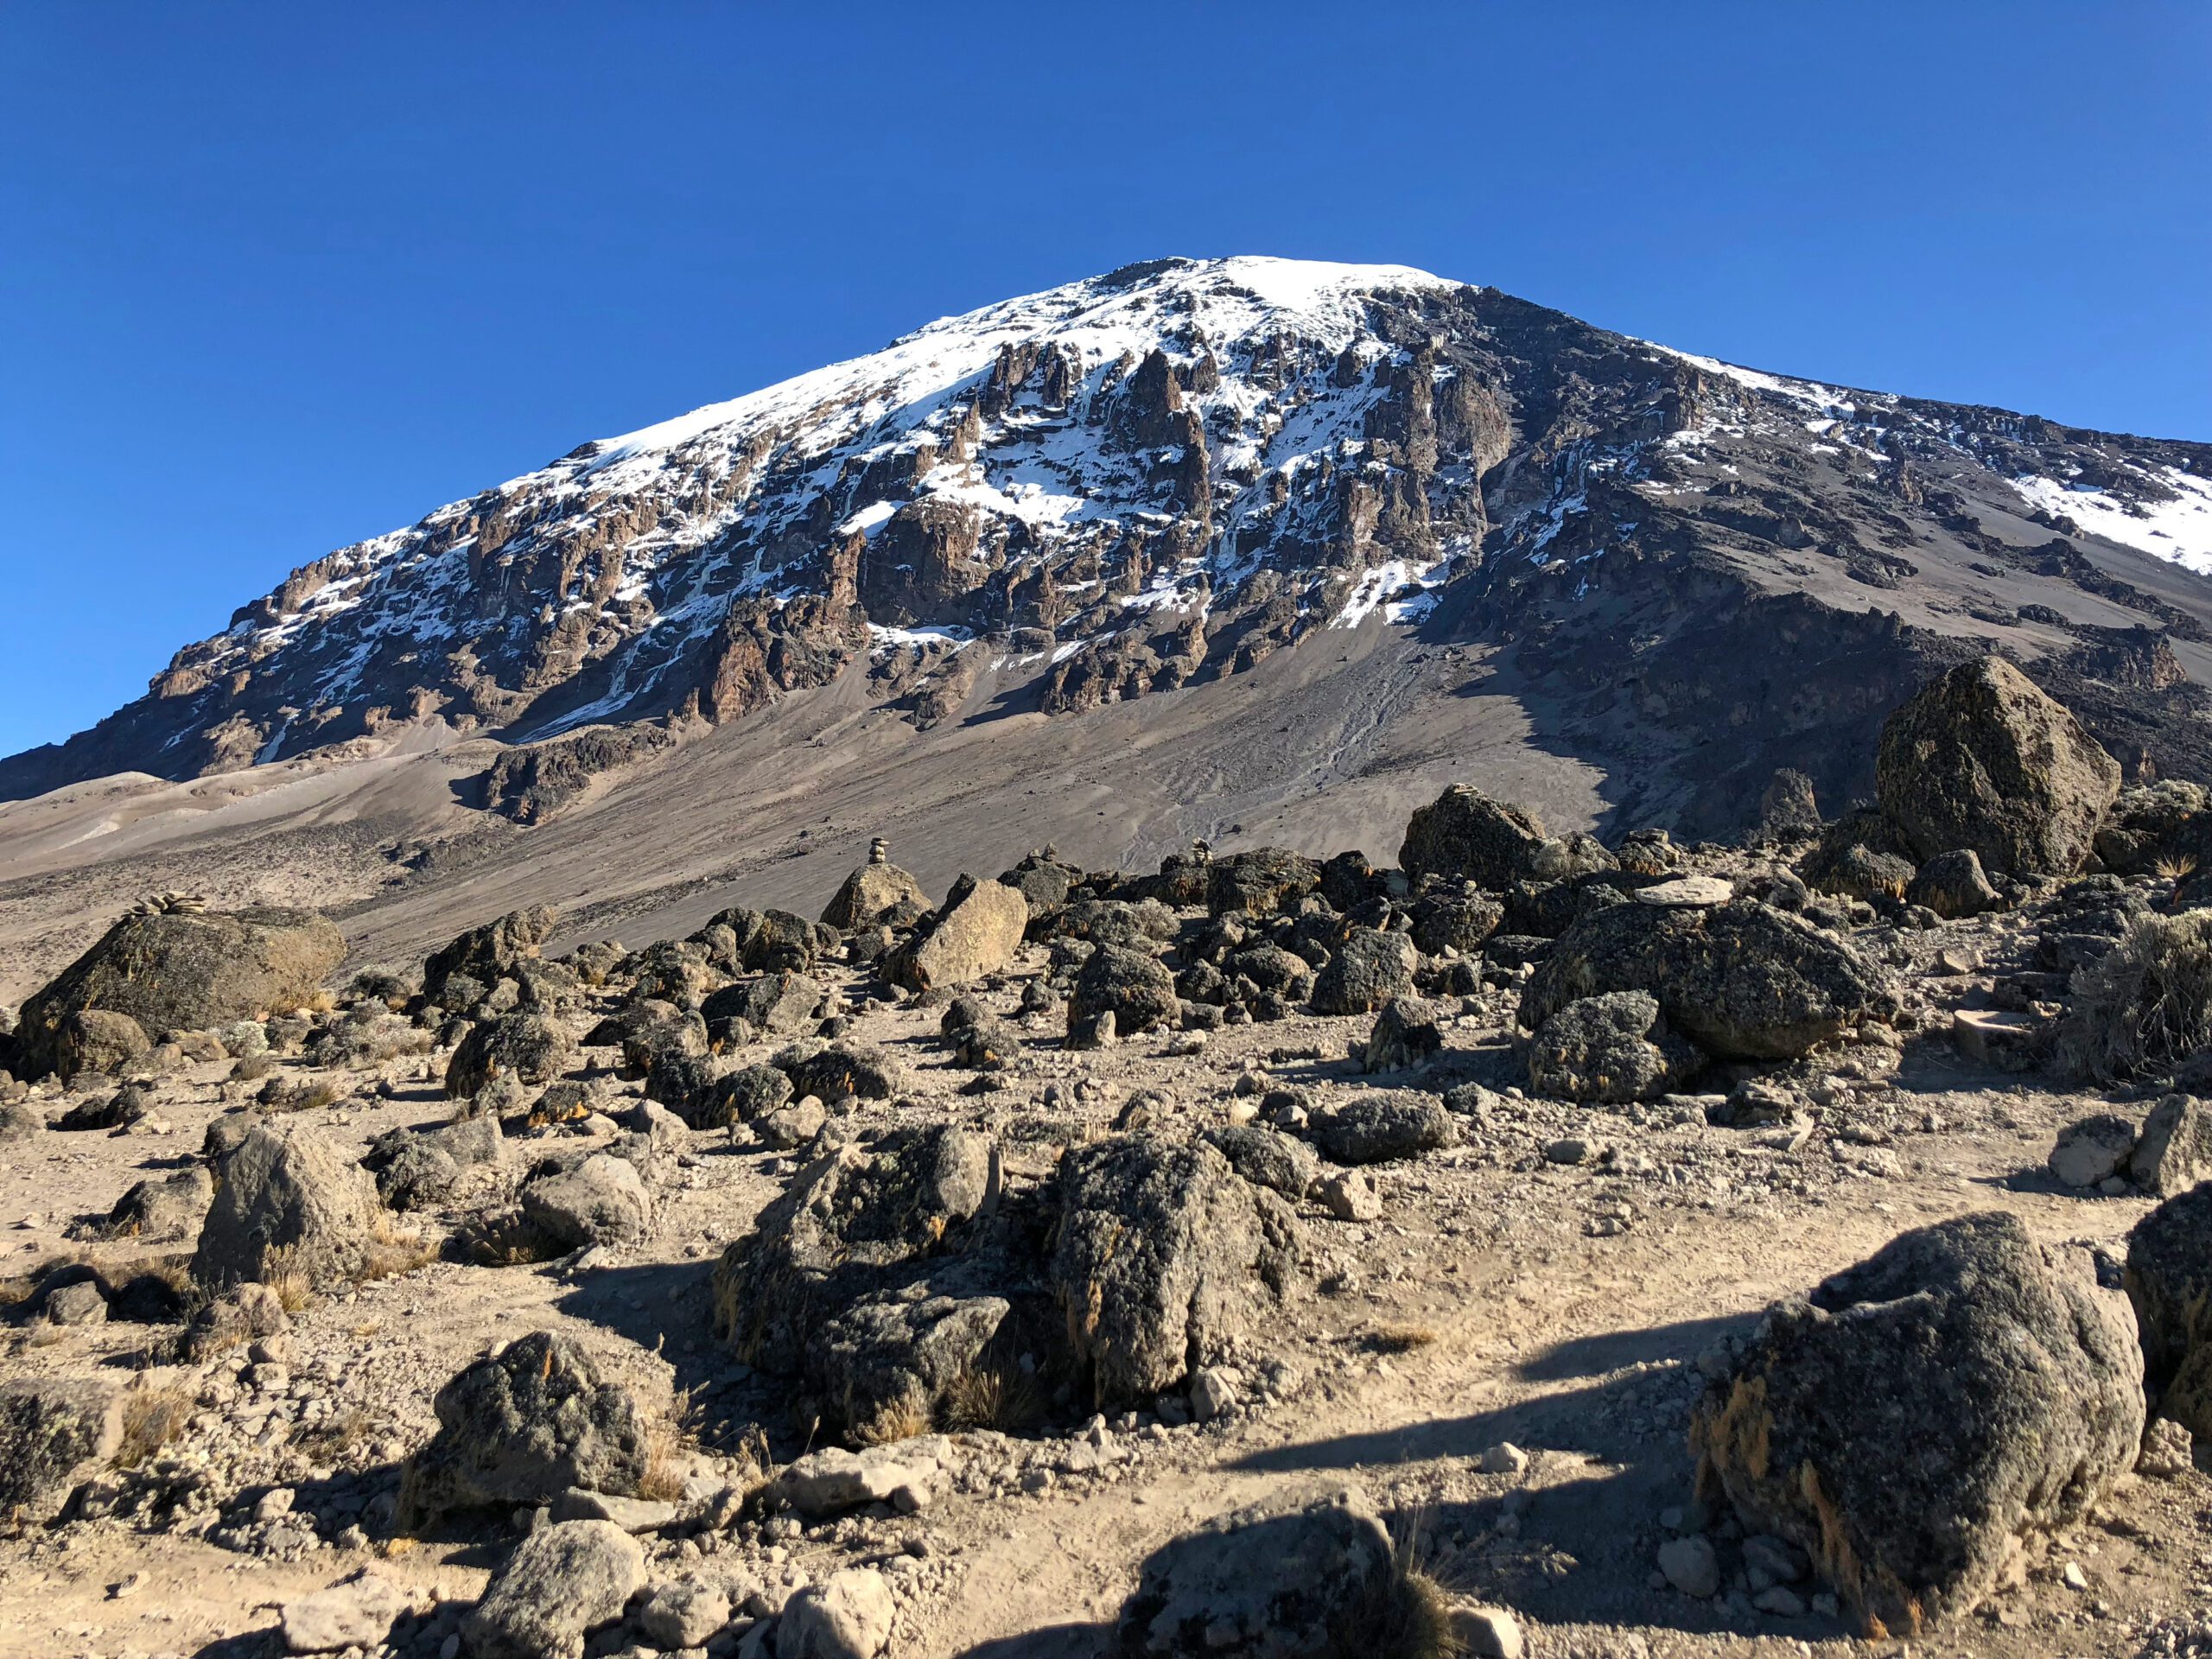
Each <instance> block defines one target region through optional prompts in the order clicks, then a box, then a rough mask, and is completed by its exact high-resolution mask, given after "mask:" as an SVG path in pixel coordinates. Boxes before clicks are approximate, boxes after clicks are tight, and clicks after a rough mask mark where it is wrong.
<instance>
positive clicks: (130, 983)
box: [16, 907, 346, 1077]
mask: <svg viewBox="0 0 2212 1659" xmlns="http://www.w3.org/2000/svg"><path fill="white" fill-rule="evenodd" d="M345 954H346V940H345V937H344V936H343V935H342V934H340V932H339V931H338V929H337V928H336V927H335V926H334V925H333V924H332V923H331V922H330V921H328V920H327V918H324V917H322V916H321V915H319V914H317V913H316V912H314V911H311V910H280V909H276V908H271V907H257V908H253V909H248V910H240V911H161V912H156V913H153V914H150V915H130V916H126V917H124V918H123V919H122V920H121V921H119V922H118V923H117V924H116V925H114V926H113V927H111V928H110V929H109V930H108V931H106V933H105V934H104V935H102V936H101V938H100V940H99V943H98V944H95V945H93V946H92V949H91V950H87V951H86V952H85V954H84V955H83V956H81V957H78V958H77V960H76V961H75V962H73V963H71V964H70V965H69V966H68V967H67V968H65V969H62V971H61V972H60V975H58V976H56V977H55V978H54V981H53V982H51V983H49V984H48V985H47V986H46V987H45V988H43V989H41V990H40V991H38V992H37V993H36V994H35V995H33V996H32V997H31V998H30V1000H29V1001H27V1002H25V1003H24V1004H23V1006H22V1009H21V1011H20V1012H19V1014H18V1015H17V1020H16V1053H17V1058H18V1060H19V1062H20V1063H21V1064H22V1066H23V1068H24V1071H23V1075H24V1076H26V1077H43V1076H45V1075H46V1074H47V1073H48V1072H49V1071H64V1072H65V1073H67V1072H68V1071H69V1069H70V1067H71V1065H73V1064H76V1063H79V1062H73V1058H72V1056H71V1054H70V1052H69V1046H68V1045H67V1042H66V1041H65V1038H66V1035H67V1029H68V1027H70V1025H71V1022H72V1017H73V1016H74V1015H79V1014H86V1013H88V1012H91V1011H95V1010H97V1011H99V1012H103V1013H106V1014H122V1015H125V1016H127V1017H129V1018H130V1019H131V1020H136V1021H137V1024H138V1026H139V1027H140V1029H141V1030H142V1032H143V1033H150V1034H152V1035H156V1036H158V1035H159V1034H161V1033H163V1032H168V1031H204V1030H207V1029H208V1028H210V1027H216V1026H222V1025H227V1024H229V1023H230V1022H231V1021H232V1020H243V1019H246V1018H248V1017H250V1016H257V1015H265V1014H269V1013H270V1012H271V1011H272V1010H280V1009H287V1008H294V1007H298V1006H299V1005H300V1004H301V1003H302V1002H305V1001H307V1000H308V998H309V997H311V996H312V995H315V989H316V988H317V987H318V986H320V985H321V983H322V980H323V976H325V975H327V974H328V973H329V972H330V971H331V970H332V969H334V968H336V967H337V966H338V963H339V961H340V958H341V957H344V956H345ZM141 1052H143V1051H141Z"/></svg>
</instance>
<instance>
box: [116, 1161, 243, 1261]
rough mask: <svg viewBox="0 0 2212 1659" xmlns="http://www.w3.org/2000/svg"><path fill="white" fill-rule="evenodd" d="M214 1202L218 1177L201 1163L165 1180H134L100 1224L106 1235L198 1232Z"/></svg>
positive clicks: (161, 1235) (159, 1236)
mask: <svg viewBox="0 0 2212 1659" xmlns="http://www.w3.org/2000/svg"><path fill="white" fill-rule="evenodd" d="M214 1202H215V1179H214V1177H213V1176H212V1175H210V1174H209V1173H207V1169H206V1168H205V1167H204V1166H201V1165H199V1164H194V1165H193V1166H191V1167H190V1168H188V1169H180V1170H179V1171H177V1173H175V1174H174V1175H171V1176H169V1177H168V1178H167V1179H162V1180H155V1179H151V1178H149V1179H145V1180H143V1181H139V1182H137V1183H135V1184H134V1185H132V1186H131V1188H130V1191H129V1192H125V1193H124V1195H123V1196H122V1197H121V1198H118V1199H117V1200H116V1205H115V1208H114V1209H112V1210H111V1211H108V1212H107V1218H106V1220H105V1221H104V1222H102V1223H101V1224H100V1236H102V1237H104V1238H141V1239H145V1240H148V1241H149V1242H150V1241H152V1240H154V1239H163V1238H181V1237H183V1236H185V1235H186V1234H188V1233H194V1234H196V1233H197V1232H198V1231H199V1230H200V1224H201V1223H202V1222H203V1221H204V1220H205V1219H206V1218H207V1211H208V1208H209V1207H210V1206H211V1205H213V1203H214Z"/></svg>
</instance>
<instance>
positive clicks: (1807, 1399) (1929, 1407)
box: [1691, 1212, 2144, 1634]
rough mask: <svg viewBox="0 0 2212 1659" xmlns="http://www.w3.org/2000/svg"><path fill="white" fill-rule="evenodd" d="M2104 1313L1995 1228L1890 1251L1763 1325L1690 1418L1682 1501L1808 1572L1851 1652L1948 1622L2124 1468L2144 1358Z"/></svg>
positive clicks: (2014, 1230) (2092, 1297)
mask: <svg viewBox="0 0 2212 1659" xmlns="http://www.w3.org/2000/svg"><path fill="white" fill-rule="evenodd" d="M2069 1254H2074V1253H2069ZM2117 1301H2118V1299H2117V1298H2116V1297H2114V1296H2113V1295H2112V1294H2110V1293H2107V1292H2103V1291H2100V1290H2099V1289H2097V1288H2096V1286H2095V1281H2094V1269H2093V1268H2092V1266H2091V1264H2090V1263H2089V1262H2088V1260H2087V1258H2086V1256H2083V1257H2081V1259H2080V1260H2078V1261H2070V1260H2069V1261H2065V1262H2062V1261H2060V1260H2058V1259H2056V1258H2055V1257H2054V1256H2053V1255H2051V1254H2050V1253H2049V1252H2048V1251H2046V1250H2045V1249H2043V1248H2042V1247H2041V1246H2039V1245H2038V1244H2037V1243H2036V1242H2035V1240H2034V1239H2033V1238H2032V1237H2031V1236H2030V1235H2029V1233H2028V1231H2027V1230H2026V1228H2025V1227H2024V1226H2023V1225H2022V1224H2021V1223H2020V1221H2019V1220H2018V1218H2017V1217H2012V1216H2009V1215H2005V1214H2002V1213H1997V1212H1986V1213H1982V1214H1977V1215H1970V1216H1962V1217H1958V1218H1957V1219H1955V1220H1952V1221H1948V1222H1944V1223H1942V1224H1940V1225H1937V1226H1934V1227H1928V1228H1922V1229H1919V1230H1916V1231H1913V1232H1909V1233H1905V1234H1904V1235H1902V1236H1899V1237H1897V1238H1896V1239H1894V1240H1892V1241H1891V1243H1889V1244H1887V1245H1885V1246H1884V1247H1883V1249H1880V1250H1879V1251H1878V1252H1876V1253H1875V1255H1872V1257H1870V1258H1868V1259H1867V1260H1866V1261H1865V1262H1861V1263H1859V1265H1858V1266H1857V1267H1854V1268H1848V1269H1847V1270H1846V1271H1844V1272H1843V1273H1840V1274H1837V1275H1835V1276H1834V1278H1832V1279H1829V1280H1827V1281H1825V1282H1824V1283H1822V1284H1821V1285H1820V1286H1819V1287H1816V1288H1815V1290H1814V1291H1813V1292H1812V1293H1811V1294H1809V1295H1808V1296H1806V1297H1803V1298H1800V1299H1796V1300H1789V1301H1785V1302H1781V1303H1777V1305H1776V1306H1773V1307H1771V1308H1770V1309H1769V1310H1768V1312H1767V1314H1766V1317H1765V1319H1764V1320H1763V1321H1762V1322H1761V1324H1760V1325H1759V1327H1758V1331H1757V1332H1755V1333H1754V1334H1753V1336H1752V1338H1751V1341H1750V1344H1749V1346H1748V1348H1747V1349H1746V1350H1745V1352H1744V1353H1743V1355H1742V1356H1741V1357H1740V1358H1739V1360H1738V1363H1737V1364H1736V1366H1735V1368H1734V1370H1732V1372H1731V1373H1730V1374H1728V1375H1726V1376H1723V1377H1720V1378H1719V1379H1718V1380H1716V1382H1715V1383H1713V1386H1712V1387H1711V1388H1710V1389H1708V1390H1707V1394H1706V1396H1705V1398H1704V1400H1703V1401H1702V1402H1700V1405H1699V1406H1698V1408H1697V1409H1696V1412H1695V1414H1694V1418H1693V1421H1692V1426H1691V1441H1692V1445H1693V1446H1694V1449H1695V1451H1696V1452H1697V1455H1698V1459H1699V1465H1698V1468H1699V1480H1700V1488H1701V1490H1702V1491H1705V1492H1707V1494H1708V1495H1709V1496H1710V1497H1713V1498H1716V1499H1717V1498H1720V1497H1726V1499H1728V1500H1729V1501H1730V1502H1732V1503H1734V1505H1735V1507H1736V1510H1737V1512H1738V1515H1739V1516H1741V1517H1742V1519H1743V1522H1744V1524H1745V1529H1746V1530H1747V1531H1751V1532H1759V1533H1770V1534H1773V1535H1777V1536H1779V1537H1782V1538H1784V1539H1786V1540H1788V1541H1790V1542H1792V1543H1794V1544H1796V1545H1797V1546H1798V1547H1799V1548H1802V1549H1803V1550H1805V1551H1806V1552H1807V1553H1808V1554H1810V1555H1811V1556H1812V1558H1813V1559H1814V1560H1815V1562H1816V1563H1817V1564H1818V1566H1819V1567H1820V1570H1821V1572H1822V1573H1824V1574H1825V1575H1826V1576H1827V1578H1828V1579H1829V1580H1830V1581H1831V1582H1832V1583H1833V1584H1834V1586H1835V1587H1836V1589H1837V1590H1838V1591H1839V1592H1840V1593H1841V1594H1842V1595H1843V1596H1844V1597H1845V1598H1846V1599H1847V1600H1848V1601H1849V1602H1850V1604H1851V1605H1853V1607H1855V1608H1856V1609H1857V1610H1858V1611H1859V1613H1860V1615H1861V1616H1862V1617H1863V1618H1864V1619H1865V1620H1866V1624H1867V1625H1868V1628H1869V1630H1870V1631H1875V1630H1887V1631H1889V1632H1891V1634H1906V1633H1910V1632H1916V1631H1918V1630H1922V1629H1923V1628H1925V1627H1927V1626H1929V1625H1932V1624H1937V1623H1939V1622H1942V1621H1943V1620H1946V1619H1949V1618H1954V1617H1955V1616H1957V1615H1960V1614H1962V1613H1964V1612H1967V1611H1970V1610H1971V1609H1972V1608H1973V1607H1974V1605H1976V1604H1977V1603H1978V1602H1979V1601H1980V1599H1981V1598H1982V1597H1983V1596H1985V1595H1986V1594H1987V1593H1988V1592H1989V1591H1990V1590H1991V1589H1992V1588H1993V1586H1995V1585H1996V1583H1997V1582H1998V1580H1999V1575H2000V1573H2002V1572H2003V1570H2004V1568H2005V1563H2006V1560H2007V1558H2008V1556H2009V1555H2010V1554H2012V1551H2013V1549H2014V1548H2016V1546H2017V1543H2018V1540H2019V1539H2020V1538H2021V1537H2022V1536H2023V1535H2026V1534H2028V1533H2031V1532H2037V1531H2044V1530H2049V1529H2053V1528H2056V1527H2061V1526H2064V1525H2067V1524H2069V1523H2070V1522H2074V1521H2075V1520H2077V1519H2078V1518H2080V1517H2081V1516H2082V1515H2083V1514H2084V1513H2085V1512H2086V1511H2087V1510H2088V1508H2089V1506H2090V1505H2091V1504H2093V1503H2095V1502H2096V1501H2097V1500H2098V1499H2099V1498H2100V1497H2102V1496H2103V1495H2104V1494H2105V1493H2106V1492H2107V1491H2109V1490H2110V1488H2111V1487H2112V1485H2113V1483H2114V1482H2116V1481H2117V1480H2119V1479H2120V1477H2121V1476H2122V1475H2124V1474H2126V1472H2127V1471H2128V1470H2129V1469H2130V1468H2131V1467H2132V1466H2133V1463H2134V1460H2135V1454H2136V1449H2137V1446H2138V1445H2139V1442H2140V1440H2141V1438H2142V1433H2143V1420H2144V1405H2143V1388H2142V1363H2143V1356H2142V1352H2141V1351H2140V1350H2139V1348H2138V1347H2137V1345H2136V1341H2135V1334H2134V1332H2133V1329H2132V1328H2131V1321H2130V1320H2129V1319H2128V1318H2127V1310H2126V1307H2125V1306H2115V1304H2116V1303H2117Z"/></svg>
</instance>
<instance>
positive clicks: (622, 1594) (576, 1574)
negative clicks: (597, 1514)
mask: <svg viewBox="0 0 2212 1659" xmlns="http://www.w3.org/2000/svg"><path fill="white" fill-rule="evenodd" d="M644 1587H645V1550H644V1548H642V1547H641V1546H640V1545H639V1542H638V1541H637V1540H636V1539H634V1538H632V1536H630V1535H629V1534H628V1533H626V1532H625V1531H623V1530H622V1529H621V1528H620V1527H618V1526H616V1525H615V1524H614V1522H612V1521H561V1522H555V1523H554V1524H552V1525H550V1526H544V1527H540V1528H539V1529H537V1531H536V1532H533V1533H531V1535H529V1536H528V1537H526V1538H524V1540H523V1541H522V1542H521V1543H520V1544H519V1545H518V1546H517V1547H516V1549H515V1553H514V1554H512V1555H511V1556H509V1557H508V1558H507V1563H506V1565H505V1567H501V1568H500V1569H499V1571H498V1572H497V1573H493V1575H492V1581H491V1583H489V1584H488V1585H486V1586H485V1587H484V1596H483V1599H481V1600H480V1601H479V1602H478V1603H477V1604H476V1607H475V1610H474V1611H473V1612H471V1613H470V1614H469V1615H468V1618H467V1623H465V1624H463V1625H462V1626H461V1643H462V1645H463V1647H464V1648H465V1649H466V1650H467V1653H468V1655H469V1659H581V1656H582V1653H583V1650H584V1638H585V1637H587V1636H588V1635H590V1634H591V1632H593V1631H594V1630H598V1629H600V1628H601V1626H602V1625H607V1624H613V1622H614V1621H615V1620H616V1619H618V1618H621V1617H622V1610H623V1608H624V1607H626V1605H628V1604H629V1600H630V1598H631V1597H632V1595H634V1594H636V1593H637V1592H639V1590H641V1589H643V1588H644Z"/></svg>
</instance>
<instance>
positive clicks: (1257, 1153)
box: [1206, 1123, 1321, 1202]
mask: <svg viewBox="0 0 2212 1659" xmlns="http://www.w3.org/2000/svg"><path fill="white" fill-rule="evenodd" d="M1206 1140H1207V1141H1208V1142H1209V1143H1211V1146H1212V1147H1213V1148H1214V1149H1215V1150H1216V1151H1217V1152H1218V1153H1220V1154H1221V1155H1222V1156H1223V1157H1224V1158H1226V1159H1228V1160H1229V1161H1230V1166H1232V1167H1233V1168H1235V1170H1236V1173H1238V1174H1239V1175H1242V1176H1243V1178H1244V1179H1246V1180H1248V1181H1249V1182H1251V1183H1252V1185H1255V1186H1264V1187H1267V1188H1268V1189H1269V1190H1270V1191H1273V1192H1280V1193H1281V1194H1282V1195H1283V1197H1285V1198H1289V1199H1291V1200H1292V1201H1293V1202H1296V1201H1297V1200H1298V1199H1300V1198H1304V1197H1305V1196H1306V1194H1307V1193H1308V1192H1311V1191H1313V1186H1314V1184H1315V1183H1316V1182H1317V1181H1319V1179H1321V1160H1319V1158H1316V1157H1315V1156H1314V1155H1313V1148H1312V1147H1309V1146H1307V1145H1306V1143H1305V1142H1304V1141H1294V1140H1293V1139H1292V1138H1291V1137H1290V1136H1289V1135H1284V1134H1282V1133H1281V1131H1279V1130H1275V1129H1270V1128H1263V1127H1262V1126H1261V1125H1260V1124H1257V1123H1241V1124H1235V1125H1231V1126H1230V1127H1229V1128H1218V1129H1209V1130H1207V1131H1206Z"/></svg>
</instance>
